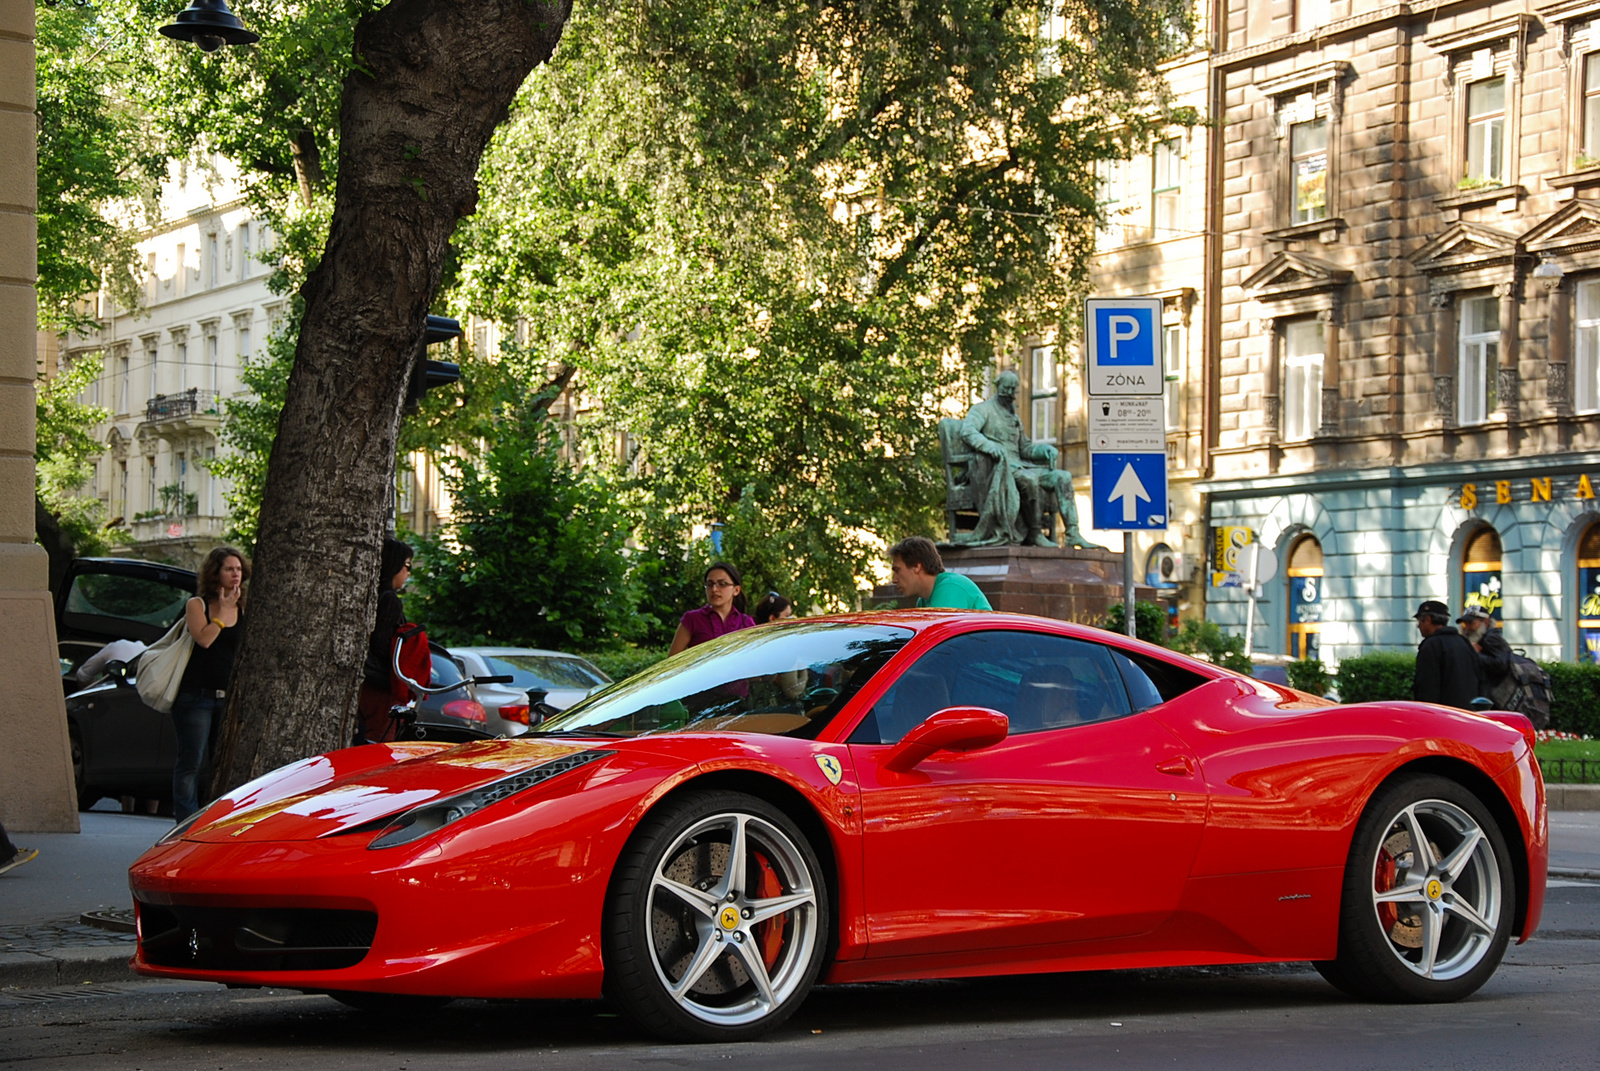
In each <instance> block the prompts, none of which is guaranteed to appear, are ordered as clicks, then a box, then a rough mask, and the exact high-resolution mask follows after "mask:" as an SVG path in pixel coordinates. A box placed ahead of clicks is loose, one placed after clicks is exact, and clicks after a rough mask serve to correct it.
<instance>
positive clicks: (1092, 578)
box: [874, 546, 1156, 625]
mask: <svg viewBox="0 0 1600 1071" xmlns="http://www.w3.org/2000/svg"><path fill="white" fill-rule="evenodd" d="M939 556H940V557H941V558H942V559H944V567H945V568H946V569H948V570H950V571H951V572H952V573H961V574H962V575H964V576H966V577H969V578H970V579H971V580H972V582H973V583H975V584H977V585H978V587H979V589H980V590H982V592H983V594H984V596H985V597H986V598H987V599H988V600H989V605H990V606H992V607H994V608H995V609H996V610H1003V611H1005V612H1007V613H1015V614H1035V615H1037V616H1039V617H1053V618H1055V619H1056V620H1058V621H1076V622H1079V623H1080V624H1085V625H1098V624H1099V623H1100V621H1101V620H1102V619H1103V618H1104V617H1105V613H1106V610H1107V609H1108V608H1110V607H1111V606H1112V605H1113V604H1116V603H1121V602H1122V555H1121V554H1120V553H1119V552H1117V551H1111V550H1099V549H1066V550H1063V549H1059V548H1050V547H1016V546H1005V547H960V546H941V547H940V548H939ZM874 594H875V595H877V596H879V597H882V598H889V599H896V598H897V596H896V595H895V591H894V588H893V587H892V586H890V587H883V588H879V589H878V590H877V591H876V592H875V593H874ZM1134 594H1135V596H1136V597H1137V598H1139V599H1142V600H1144V601H1146V602H1154V601H1155V599H1156V592H1155V589H1154V588H1152V587H1150V586H1149V585H1147V584H1143V583H1140V584H1138V585H1137V586H1136V587H1135V588H1134ZM911 603H912V600H911V599H899V600H898V601H897V602H896V605H899V606H910V605H911Z"/></svg>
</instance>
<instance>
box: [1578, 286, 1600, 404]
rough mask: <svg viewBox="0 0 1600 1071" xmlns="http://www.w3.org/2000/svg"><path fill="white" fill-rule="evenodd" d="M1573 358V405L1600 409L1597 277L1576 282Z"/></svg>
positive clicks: (1599, 314)
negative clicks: (1576, 301)
mask: <svg viewBox="0 0 1600 1071" xmlns="http://www.w3.org/2000/svg"><path fill="white" fill-rule="evenodd" d="M1573 331H1574V333H1575V334H1576V336H1577V337H1576V338H1575V339H1574V342H1575V345H1574V346H1573V361H1572V406H1573V408H1574V409H1575V410H1576V411H1578V412H1580V413H1593V412H1597V411H1600V279H1584V280H1582V281H1580V282H1579V283H1578V310H1577V316H1576V317H1575V318H1574V321H1573Z"/></svg>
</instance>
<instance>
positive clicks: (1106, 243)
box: [1094, 160, 1128, 249]
mask: <svg viewBox="0 0 1600 1071" xmlns="http://www.w3.org/2000/svg"><path fill="white" fill-rule="evenodd" d="M1127 171H1128V164H1127V161H1125V160H1097V161H1095V165H1094V180H1095V188H1096V199H1097V200H1098V201H1099V202H1100V211H1101V213H1102V215H1103V218H1104V219H1105V222H1104V223H1102V224H1101V225H1100V228H1099V230H1098V231H1097V232H1096V234H1095V245H1096V246H1097V247H1098V248H1100V249H1111V248H1114V247H1116V246H1119V245H1121V244H1122V221H1121V218H1120V217H1121V216H1122V213H1123V211H1124V207H1125V206H1124V204H1123V202H1124V201H1125V200H1126V199H1127V191H1126V186H1127V181H1128V179H1127Z"/></svg>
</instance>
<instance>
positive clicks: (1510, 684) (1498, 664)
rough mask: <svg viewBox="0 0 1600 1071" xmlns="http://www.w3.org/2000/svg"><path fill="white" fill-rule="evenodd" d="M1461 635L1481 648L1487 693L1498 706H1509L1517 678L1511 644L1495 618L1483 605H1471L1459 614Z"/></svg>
mask: <svg viewBox="0 0 1600 1071" xmlns="http://www.w3.org/2000/svg"><path fill="white" fill-rule="evenodd" d="M1456 624H1457V625H1460V626H1461V635H1463V636H1465V637H1466V638H1467V642H1469V643H1471V644H1472V646H1473V649H1474V650H1476V651H1477V652H1478V677H1479V679H1480V681H1481V682H1482V684H1483V694H1484V695H1486V696H1488V697H1489V700H1490V701H1491V702H1492V703H1494V706H1495V709H1496V710H1506V709H1509V708H1507V707H1506V704H1507V703H1509V702H1510V701H1511V693H1512V692H1514V691H1516V688H1517V682H1516V681H1514V680H1512V679H1511V645H1510V644H1509V643H1507V642H1506V638H1505V637H1504V636H1502V635H1500V632H1499V630H1498V629H1496V628H1495V627H1494V618H1492V617H1490V616H1489V611H1487V610H1485V609H1484V608H1483V607H1481V606H1469V607H1467V608H1466V609H1465V610H1462V611H1461V616H1460V617H1458V618H1456Z"/></svg>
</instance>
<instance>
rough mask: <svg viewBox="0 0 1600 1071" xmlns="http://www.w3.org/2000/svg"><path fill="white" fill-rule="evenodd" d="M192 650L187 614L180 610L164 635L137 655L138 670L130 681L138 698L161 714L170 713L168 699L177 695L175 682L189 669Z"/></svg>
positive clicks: (178, 681)
mask: <svg viewBox="0 0 1600 1071" xmlns="http://www.w3.org/2000/svg"><path fill="white" fill-rule="evenodd" d="M193 653H194V637H193V636H191V635H190V634H189V620H188V614H187V613H184V614H181V615H179V617H178V623H177V624H175V625H173V626H172V628H171V629H169V630H168V632H167V634H166V635H165V636H163V637H161V638H160V639H159V640H157V641H156V642H155V643H152V644H151V645H150V646H149V647H147V648H145V652H144V654H142V655H140V656H139V672H138V675H137V676H136V677H135V678H134V681H133V683H134V687H135V688H137V689H138V690H139V698H140V699H143V700H144V701H145V704H146V705H147V706H149V707H151V708H153V709H155V710H159V711H160V712H161V713H163V714H166V713H169V712H171V710H172V701H173V700H174V699H176V698H178V685H179V684H180V683H182V681H183V671H184V670H186V669H188V668H189V656H190V655H192V654H193Z"/></svg>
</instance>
